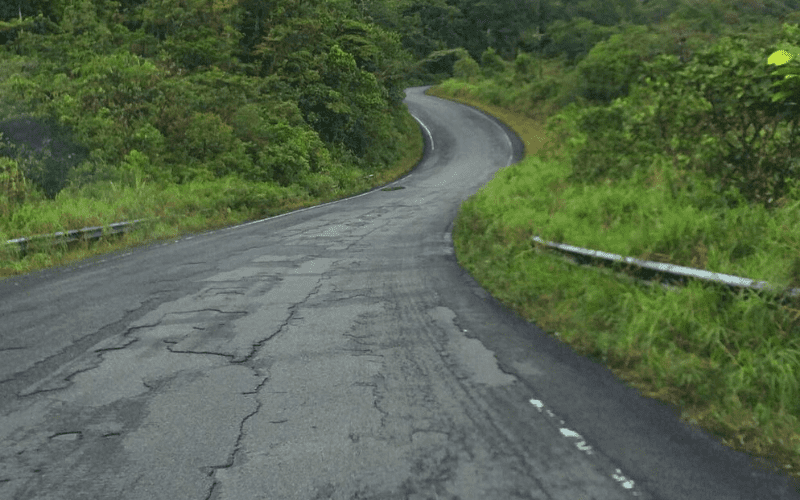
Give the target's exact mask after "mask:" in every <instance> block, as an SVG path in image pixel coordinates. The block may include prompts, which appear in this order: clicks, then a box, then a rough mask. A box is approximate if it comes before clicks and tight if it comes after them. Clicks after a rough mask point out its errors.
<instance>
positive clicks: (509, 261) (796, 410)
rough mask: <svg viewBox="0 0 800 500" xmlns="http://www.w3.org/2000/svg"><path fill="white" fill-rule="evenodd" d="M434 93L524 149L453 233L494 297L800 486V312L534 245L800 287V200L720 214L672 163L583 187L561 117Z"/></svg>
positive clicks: (449, 86)
mask: <svg viewBox="0 0 800 500" xmlns="http://www.w3.org/2000/svg"><path fill="white" fill-rule="evenodd" d="M429 94H431V95H436V96H439V97H445V98H449V99H452V100H455V101H459V102H463V103H466V104H470V105H472V106H475V107H477V108H480V109H483V110H484V111H486V112H488V113H490V114H492V115H494V116H496V117H497V118H499V119H500V120H502V121H503V122H505V123H506V124H507V125H508V126H510V127H511V128H512V129H513V130H515V131H516V132H517V134H518V135H519V136H520V137H521V138H522V140H523V141H524V142H525V144H526V157H525V159H524V160H523V161H521V162H520V163H518V164H516V165H512V166H510V167H507V168H505V169H503V170H501V171H500V172H498V173H497V175H496V176H495V177H494V179H493V180H492V181H491V182H490V183H489V184H488V185H486V186H485V187H484V188H482V189H481V190H480V191H479V192H478V193H477V194H476V195H475V196H473V197H471V198H470V199H468V200H467V201H466V202H465V203H464V204H463V205H462V207H461V210H460V213H459V216H458V219H457V221H456V226H455V228H454V232H453V240H454V243H455V247H456V255H457V258H458V261H459V263H460V264H461V265H462V266H463V267H465V268H466V269H467V270H469V272H470V273H471V274H472V275H473V276H474V277H475V278H476V279H477V280H478V281H479V282H480V283H481V284H482V286H484V287H485V288H486V289H487V290H488V291H489V292H490V293H492V295H493V296H495V297H497V298H498V299H499V300H501V301H502V302H504V303H505V304H507V305H508V306H510V307H511V308H513V309H514V310H516V311H517V312H518V313H520V314H521V315H522V316H523V317H525V318H527V319H528V320H529V321H533V322H535V323H536V324H537V325H539V326H540V327H542V328H543V329H545V330H546V331H548V332H552V333H553V334H554V335H556V336H558V337H559V338H560V339H561V340H563V341H564V342H566V343H567V344H569V345H571V346H572V347H573V348H574V349H575V350H576V352H578V353H580V354H582V355H586V356H589V357H591V358H593V359H596V360H598V361H599V362H602V363H604V364H605V365H606V366H608V367H609V368H610V369H611V370H612V371H613V372H614V374H615V375H616V376H617V377H618V378H620V379H622V380H624V381H626V382H627V383H629V384H630V385H631V386H633V387H636V388H637V389H638V390H639V391H640V392H641V393H642V394H644V395H646V396H648V397H652V398H655V399H658V400H661V401H663V402H665V403H667V404H670V405H672V407H674V408H675V409H676V410H677V411H678V412H680V414H681V418H682V419H684V420H685V421H687V422H690V423H692V424H694V425H698V426H700V427H702V428H704V429H706V430H707V431H709V432H710V433H712V434H713V435H715V436H717V437H718V438H719V439H720V440H721V441H722V442H723V443H725V444H726V445H728V446H730V447H732V448H734V449H737V450H740V451H743V452H746V453H749V454H752V455H753V456H756V457H759V458H761V459H763V460H761V463H763V464H764V465H766V466H768V467H771V468H775V469H777V470H780V471H782V472H783V473H784V474H788V475H790V476H792V477H794V478H800V421H799V420H798V417H800V301H798V300H796V301H794V303H791V304H781V303H779V302H778V301H777V300H776V299H775V298H774V297H772V298H771V297H760V296H758V295H756V294H754V293H751V292H741V293H740V294H738V295H733V294H730V293H729V292H727V291H725V290H721V289H718V288H716V287H713V286H708V285H705V284H703V283H700V282H694V283H690V284H689V285H687V286H686V287H683V288H681V289H679V290H678V291H671V290H667V289H664V288H662V287H660V286H652V287H648V286H644V285H641V284H636V283H631V282H630V281H628V280H624V279H620V278H619V277H618V276H616V275H614V274H612V273H608V272H602V270H600V269H597V268H592V267H584V266H577V265H574V264H573V263H571V262H569V261H567V260H565V259H563V258H561V257H558V256H556V255H554V254H553V253H551V252H549V251H546V250H544V249H542V248H537V247H535V246H533V245H532V244H531V240H530V238H531V236H533V235H539V236H542V237H543V238H544V239H545V240H550V241H560V242H565V243H570V244H574V245H577V246H583V247H588V248H593V249H598V250H604V251H609V252H613V253H619V254H623V255H629V256H635V257H640V258H646V259H648V260H661V261H664V262H672V263H675V264H680V265H686V266H691V267H696V268H703V269H708V270H712V271H716V272H722V273H728V274H734V275H739V276H745V277H750V278H757V279H765V280H767V281H770V282H772V283H775V284H776V285H779V286H794V287H797V286H798V284H800V280H799V279H798V278H799V277H800V260H798V257H797V256H798V254H800V252H798V249H800V201H798V200H800V192H797V191H795V192H794V195H793V196H791V197H790V199H786V200H782V202H783V203H782V206H781V208H780V209H778V210H775V211H773V212H772V213H769V214H768V213H766V212H765V211H763V210H762V209H759V208H755V207H749V206H747V205H746V204H743V205H744V206H742V205H740V207H739V208H737V209H735V210H730V209H726V208H723V207H720V206H719V205H715V204H714V203H713V199H714V195H713V193H712V192H711V189H710V187H709V183H708V182H707V179H704V178H702V177H700V176H699V175H696V174H691V175H690V174H688V173H686V172H678V171H676V170H675V169H674V168H673V167H672V163H671V162H669V161H666V160H664V159H662V158H654V159H653V163H652V164H651V165H649V166H647V167H646V168H642V169H641V172H640V173H639V174H638V175H636V176H635V177H634V178H633V179H631V180H629V181H615V180H611V179H607V180H606V181H604V182H603V183H598V184H597V185H571V184H569V183H568V182H566V178H567V176H568V175H569V174H570V167H569V165H568V162H567V161H565V160H564V159H563V158H562V159H559V156H558V154H557V152H558V146H557V145H554V144H551V143H549V142H548V139H547V134H546V129H545V126H544V125H545V119H546V117H547V115H548V111H547V110H544V111H543V112H540V113H536V112H532V111H535V110H525V111H526V112H525V114H522V113H520V112H515V111H511V110H509V109H508V108H506V107H498V106H492V105H486V104H484V103H486V102H491V101H492V99H491V96H490V95H487V94H486V92H485V89H482V88H481V87H480V86H476V85H469V84H466V83H463V82H458V81H452V80H450V81H447V82H445V83H443V84H442V85H440V86H438V87H435V88H432V89H431V91H429ZM550 109H552V108H550ZM540 111H541V110H540ZM531 116H534V117H536V118H531ZM688 185H691V186H692V189H691V190H687V189H683V187H685V186H688ZM674 186H679V189H678V191H677V194H673V192H674V191H673V189H672V188H673V187H674Z"/></svg>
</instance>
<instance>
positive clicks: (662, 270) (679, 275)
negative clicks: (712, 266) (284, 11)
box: [532, 236, 800, 297]
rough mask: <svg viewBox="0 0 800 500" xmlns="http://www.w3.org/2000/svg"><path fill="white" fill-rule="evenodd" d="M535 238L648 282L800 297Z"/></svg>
mask: <svg viewBox="0 0 800 500" xmlns="http://www.w3.org/2000/svg"><path fill="white" fill-rule="evenodd" d="M532 239H533V241H534V242H536V243H538V244H540V245H543V246H545V247H548V248H551V249H554V250H556V251H558V252H561V253H566V254H570V255H571V256H572V258H573V259H574V260H575V261H576V262H577V263H578V264H587V263H591V264H597V263H598V262H606V263H609V264H611V266H612V268H614V269H615V270H617V271H623V272H625V273H626V274H634V275H635V277H636V278H637V279H643V280H646V281H653V280H655V281H661V282H662V283H663V282H665V281H666V282H667V283H680V284H685V283H686V281H687V280H688V279H695V280H698V279H699V280H703V281H706V282H710V283H714V284H717V285H721V286H725V287H728V288H729V289H736V288H749V289H752V290H755V291H756V292H757V293H759V294H763V293H764V292H767V293H771V294H775V295H779V296H784V297H797V296H800V289H798V288H793V289H785V290H784V289H780V288H776V287H774V286H772V285H770V284H769V283H767V282H766V281H755V280H752V279H749V278H742V277H739V276H732V275H730V274H722V273H714V272H711V271H705V270H703V269H693V268H691V267H684V266H676V265H674V264H667V263H664V262H652V261H647V260H641V259H636V258H633V257H624V256H622V255H617V254H613V253H608V252H601V251H599V250H590V249H587V248H581V247H576V246H572V245H565V244H563V243H554V242H552V241H545V240H543V239H542V238H540V237H538V236H534V237H533V238H532ZM667 286H668V285H667Z"/></svg>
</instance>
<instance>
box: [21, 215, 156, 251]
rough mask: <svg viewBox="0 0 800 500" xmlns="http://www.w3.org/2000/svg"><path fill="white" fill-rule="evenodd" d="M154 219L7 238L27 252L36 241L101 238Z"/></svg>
mask: <svg viewBox="0 0 800 500" xmlns="http://www.w3.org/2000/svg"><path fill="white" fill-rule="evenodd" d="M154 220H157V219H155V218H151V219H137V220H133V221H130V222H115V223H113V224H109V225H108V226H95V227H84V228H82V229H72V230H69V231H59V232H57V233H53V234H39V235H35V236H29V237H27V238H15V239H13V240H7V241H6V245H15V244H16V245H19V248H20V251H21V252H22V253H23V254H24V253H25V252H27V250H28V246H29V245H30V244H31V243H34V242H40V241H45V240H48V239H49V240H51V241H50V245H59V244H66V243H71V242H74V241H79V240H96V239H100V238H101V237H102V236H103V235H104V234H105V235H109V234H119V233H126V232H128V231H130V230H132V229H133V228H134V227H135V226H137V225H139V224H142V223H144V222H150V221H154Z"/></svg>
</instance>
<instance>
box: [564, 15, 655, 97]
mask: <svg viewBox="0 0 800 500" xmlns="http://www.w3.org/2000/svg"><path fill="white" fill-rule="evenodd" d="M657 43H658V36H657V35H656V34H652V33H648V31H647V28H645V27H643V26H634V27H631V28H628V29H627V30H626V31H625V32H624V33H622V34H617V35H613V36H611V38H609V39H608V40H605V41H602V42H599V43H598V44H597V45H595V46H594V47H593V48H592V50H591V51H590V52H589V54H588V55H587V56H586V57H585V58H584V59H583V60H581V61H580V62H579V63H578V66H577V68H578V77H579V79H580V81H581V82H582V85H581V95H582V96H583V97H584V98H586V99H589V100H593V101H599V102H602V103H609V102H611V101H613V100H614V99H616V98H618V97H623V96H626V95H628V91H629V89H630V85H631V84H632V83H633V82H635V81H636V79H637V77H638V75H639V72H640V66H641V61H642V59H644V58H645V57H647V56H648V54H650V52H651V51H650V50H649V49H648V47H649V48H653V49H654V48H655V47H656V46H657Z"/></svg>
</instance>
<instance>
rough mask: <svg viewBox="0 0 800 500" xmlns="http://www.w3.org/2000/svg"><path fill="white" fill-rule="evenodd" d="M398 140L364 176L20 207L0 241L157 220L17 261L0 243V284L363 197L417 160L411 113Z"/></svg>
mask: <svg viewBox="0 0 800 500" xmlns="http://www.w3.org/2000/svg"><path fill="white" fill-rule="evenodd" d="M398 139H399V140H400V141H401V142H402V148H401V149H402V155H401V157H400V159H399V160H398V161H397V162H395V163H394V165H392V166H391V167H389V168H386V169H381V170H375V171H373V172H371V173H367V172H364V171H362V170H359V169H356V168H351V169H343V170H341V171H336V172H326V173H322V174H314V175H312V176H308V177H306V178H304V179H301V180H300V181H299V182H298V183H297V184H294V185H292V186H287V187H284V186H278V185H276V184H271V183H260V184H259V183H249V182H244V181H242V180H240V179H237V178H223V179H215V180H210V181H204V182H193V183H189V184H185V185H173V186H169V187H167V188H162V187H159V186H155V185H148V184H140V185H137V186H135V187H120V186H115V185H114V184H109V185H103V186H97V185H96V186H93V187H91V188H89V189H82V190H80V191H69V190H65V191H64V192H62V193H59V195H58V196H57V197H56V199H55V200H39V201H36V202H32V203H27V204H25V205H24V206H23V207H21V208H20V209H19V210H16V211H15V212H14V213H13V214H11V216H10V217H7V218H4V219H2V220H0V242H2V243H4V242H5V241H6V240H9V239H12V238H18V237H24V236H30V235H35V234H46V233H53V232H56V231H64V230H69V229H80V228H82V227H89V226H99V225H107V224H111V223H113V222H120V221H125V220H134V219H148V218H151V217H158V218H159V219H158V220H157V221H156V222H154V223H152V224H147V225H144V226H143V227H142V228H141V229H137V230H135V231H132V232H130V233H128V234H125V235H122V236H110V237H108V238H102V239H101V240H99V241H93V242H81V243H78V244H75V245H70V247H69V248H66V247H64V246H61V247H58V246H57V247H48V248H41V249H34V250H33V251H29V252H27V254H26V255H24V256H21V255H20V254H19V250H18V247H17V246H16V245H3V244H0V278H3V277H8V276H13V275H17V274H24V273H29V272H31V271H34V270H38V269H43V268H48V267H54V266H61V265H66V264H69V263H71V262H75V261H78V260H81V259H85V258H87V257H90V256H95V255H101V254H106V253H110V252H114V251H118V250H123V249H126V248H131V247H135V246H140V245H143V244H147V243H151V242H154V241H158V240H166V239H170V238H176V237H180V236H182V235H186V234H190V233H197V232H201V231H208V230H213V229H219V228H222V227H227V226H231V225H235V224H240V223H242V222H245V221H248V220H254V219H259V218H263V217H269V216H274V215H279V214H282V213H285V212H289V211H292V210H297V209H299V208H304V207H309V206H314V205H319V204H321V203H326V202H329V201H333V200H337V199H341V198H346V197H348V196H353V195H356V194H359V193H362V192H365V191H368V190H370V189H373V188H375V187H377V186H381V185H383V184H386V183H389V182H391V181H393V180H395V179H397V178H399V177H402V176H403V175H405V174H407V173H408V172H410V171H411V170H412V169H413V168H414V166H415V165H416V164H417V162H418V161H419V159H420V158H421V157H422V152H423V147H424V145H423V140H422V135H421V134H420V133H419V128H418V125H417V123H416V121H415V120H414V119H413V118H412V117H411V115H410V114H406V116H405V118H404V128H403V131H402V134H401V135H400V136H399V138H398Z"/></svg>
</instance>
